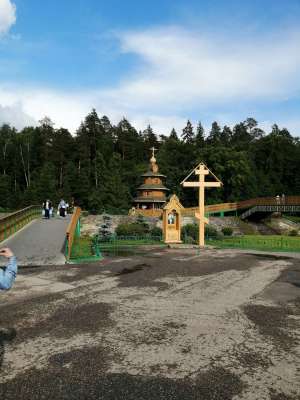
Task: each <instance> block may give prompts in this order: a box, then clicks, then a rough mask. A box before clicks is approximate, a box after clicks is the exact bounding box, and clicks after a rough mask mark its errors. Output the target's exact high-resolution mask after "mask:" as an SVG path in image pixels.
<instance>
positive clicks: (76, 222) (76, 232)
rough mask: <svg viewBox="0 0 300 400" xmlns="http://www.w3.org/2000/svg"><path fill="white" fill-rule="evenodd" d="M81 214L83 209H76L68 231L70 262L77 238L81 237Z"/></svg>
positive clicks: (67, 247)
mask: <svg viewBox="0 0 300 400" xmlns="http://www.w3.org/2000/svg"><path fill="white" fill-rule="evenodd" d="M80 214H81V208H80V207H75V208H74V211H73V214H72V217H71V221H70V223H69V225H68V227H67V231H66V257H67V259H68V260H70V258H71V254H72V246H73V243H74V239H75V237H76V236H80Z"/></svg>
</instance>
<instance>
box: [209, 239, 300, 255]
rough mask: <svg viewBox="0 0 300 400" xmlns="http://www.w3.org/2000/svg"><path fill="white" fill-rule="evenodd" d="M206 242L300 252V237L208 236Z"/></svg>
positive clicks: (225, 246) (222, 245) (221, 245)
mask: <svg viewBox="0 0 300 400" xmlns="http://www.w3.org/2000/svg"><path fill="white" fill-rule="evenodd" d="M206 244H208V245H215V246H217V247H221V248H239V249H252V250H267V251H291V252H300V237H289V236H258V235H256V236H254V235H253V236H251V235H249V236H240V237H239V236H238V237H237V236H235V237H230V238H226V239H225V238H223V239H220V240H217V239H215V238H211V239H210V238H207V239H206Z"/></svg>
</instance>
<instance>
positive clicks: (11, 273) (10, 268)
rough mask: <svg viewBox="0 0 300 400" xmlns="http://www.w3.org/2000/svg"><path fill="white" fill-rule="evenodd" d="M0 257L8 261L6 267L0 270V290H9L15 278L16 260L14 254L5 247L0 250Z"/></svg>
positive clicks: (16, 270)
mask: <svg viewBox="0 0 300 400" xmlns="http://www.w3.org/2000/svg"><path fill="white" fill-rule="evenodd" d="M0 256H3V257H6V258H7V259H8V264H7V265H6V267H4V268H0V290H9V289H10V288H11V287H12V285H13V283H14V281H15V279H16V276H17V272H18V265H17V259H16V257H15V256H14V253H13V252H12V251H11V250H10V249H9V248H7V247H6V248H3V249H0Z"/></svg>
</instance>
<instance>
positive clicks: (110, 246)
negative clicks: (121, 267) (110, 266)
mask: <svg viewBox="0 0 300 400" xmlns="http://www.w3.org/2000/svg"><path fill="white" fill-rule="evenodd" d="M94 243H95V244H96V245H97V246H98V247H99V248H100V250H101V251H102V252H105V253H112V254H119V253H122V252H126V251H128V252H134V251H138V252H142V251H143V249H144V248H147V246H151V245H152V246H161V247H165V246H166V245H165V243H164V242H163V240H162V236H151V235H143V236H140V235H130V236H117V235H112V236H110V237H108V238H101V237H99V236H95V237H94Z"/></svg>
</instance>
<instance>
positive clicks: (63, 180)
mask: <svg viewBox="0 0 300 400" xmlns="http://www.w3.org/2000/svg"><path fill="white" fill-rule="evenodd" d="M152 146H154V147H155V148H157V149H158V151H157V154H156V157H157V160H158V165H159V167H160V171H161V172H162V173H164V174H165V175H167V181H166V186H167V187H168V188H169V189H170V193H176V194H177V195H179V197H180V199H181V200H182V202H183V204H184V205H185V206H191V205H195V204H196V196H195V192H193V190H192V189H190V190H186V189H185V190H183V189H182V187H181V186H180V182H181V181H182V179H183V178H184V177H185V176H186V175H187V174H188V173H189V172H190V171H191V170H192V169H193V167H194V166H195V165H196V164H197V163H199V162H200V161H203V162H205V164H206V165H207V166H208V167H209V168H210V169H211V170H212V171H213V172H214V173H215V174H216V175H217V176H218V177H219V178H220V179H221V180H222V181H223V183H224V187H223V188H222V189H212V190H209V191H207V202H208V203H216V202H225V201H234V200H242V199H247V198H252V197H257V196H275V195H276V194H282V193H284V194H285V195H289V194H291V195H292V194H293V195H297V194H298V195H299V194H300V173H299V171H300V141H299V138H295V137H293V136H291V134H290V133H289V132H288V131H287V129H280V128H279V127H278V126H277V125H276V124H275V125H273V127H272V131H271V132H270V133H265V132H264V131H262V130H261V129H259V128H258V125H257V122H256V121H255V120H254V119H253V118H248V119H247V120H246V121H244V122H241V123H239V124H237V125H235V126H234V127H233V129H231V128H229V127H228V126H224V127H221V126H219V125H218V123H217V122H213V124H212V126H211V129H210V131H209V132H204V129H203V127H202V125H201V123H200V122H199V123H198V125H197V127H193V126H192V124H191V122H190V121H187V124H186V126H185V127H184V128H183V130H182V132H176V131H175V130H174V129H173V130H172V132H170V135H169V136H164V135H156V134H155V133H154V132H153V130H152V128H151V127H150V126H148V127H147V129H145V130H144V131H143V132H138V131H137V130H136V129H135V128H134V127H133V126H132V125H131V124H130V123H129V122H128V121H127V120H126V119H125V118H124V119H123V120H122V121H121V122H119V124H118V125H116V126H114V125H112V124H111V122H110V121H109V119H108V118H107V117H106V116H103V117H102V118H100V117H99V116H98V115H97V112H96V111H95V110H92V112H91V113H90V114H88V115H87V117H86V118H85V120H84V122H82V123H81V125H80V127H79V128H78V130H77V132H76V134H75V135H73V136H72V135H71V134H70V132H69V131H68V130H67V129H64V128H60V129H55V128H54V125H53V123H52V122H51V120H50V119H49V118H47V117H45V118H44V119H43V120H41V121H40V124H39V126H37V127H26V128H24V129H23V130H21V131H19V132H18V131H17V130H16V129H15V128H13V127H11V126H9V125H6V124H5V125H3V126H2V127H1V128H0V207H1V208H7V209H16V208H20V207H23V206H26V205H30V204H40V203H41V202H42V200H44V199H45V198H46V197H48V198H50V199H52V200H53V202H54V203H56V202H58V200H59V198H61V197H63V198H64V199H65V200H67V201H71V200H72V198H73V199H74V200H75V203H76V204H78V205H81V206H82V207H83V208H84V209H88V210H90V211H92V212H101V211H106V212H112V213H121V212H127V211H128V209H129V208H130V207H131V200H132V198H133V197H134V195H135V189H136V187H137V185H138V184H139V183H140V174H141V173H143V172H145V171H146V170H147V168H148V160H149V158H150V155H151V154H150V151H149V149H150V147H152Z"/></svg>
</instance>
